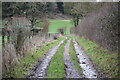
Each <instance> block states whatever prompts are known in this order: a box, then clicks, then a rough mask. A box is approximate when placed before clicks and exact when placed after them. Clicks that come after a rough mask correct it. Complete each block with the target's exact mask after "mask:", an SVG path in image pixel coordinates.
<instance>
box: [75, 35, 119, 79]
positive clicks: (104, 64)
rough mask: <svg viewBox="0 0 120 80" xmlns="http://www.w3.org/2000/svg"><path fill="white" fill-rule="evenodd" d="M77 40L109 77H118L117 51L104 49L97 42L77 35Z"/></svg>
mask: <svg viewBox="0 0 120 80" xmlns="http://www.w3.org/2000/svg"><path fill="white" fill-rule="evenodd" d="M77 41H78V43H79V44H80V45H81V46H82V47H83V49H84V51H85V52H86V53H87V54H88V55H89V56H90V58H91V59H92V61H93V62H94V63H95V64H96V65H97V66H98V67H99V68H100V69H101V70H103V71H104V73H105V75H106V76H107V77H109V78H116V77H118V58H117V57H118V54H117V53H116V52H111V51H108V50H106V49H103V48H101V47H100V46H99V45H97V44H96V43H94V42H92V41H89V40H86V39H83V38H79V37H77Z"/></svg>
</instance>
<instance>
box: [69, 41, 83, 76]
mask: <svg viewBox="0 0 120 80" xmlns="http://www.w3.org/2000/svg"><path fill="white" fill-rule="evenodd" d="M69 54H70V59H71V60H72V62H73V63H74V66H75V68H76V69H77V71H78V73H79V74H80V75H82V68H81V67H80V65H79V64H80V63H79V62H78V59H77V56H76V52H75V49H74V46H73V43H72V41H71V42H70V49H69Z"/></svg>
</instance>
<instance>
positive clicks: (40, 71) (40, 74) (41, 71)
mask: <svg viewBox="0 0 120 80" xmlns="http://www.w3.org/2000/svg"><path fill="white" fill-rule="evenodd" d="M63 42H64V40H62V41H61V42H60V43H59V44H58V45H57V46H55V47H53V48H52V49H50V50H49V51H48V53H47V54H46V57H45V58H44V59H43V60H42V62H41V63H40V65H38V68H37V69H36V70H35V71H34V72H33V75H32V76H30V78H44V77H45V76H46V70H47V68H48V66H49V63H50V61H51V59H52V57H53V56H54V54H55V53H56V51H57V49H58V48H59V46H60V45H61V44H62V43H63Z"/></svg>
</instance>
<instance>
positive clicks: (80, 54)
mask: <svg viewBox="0 0 120 80" xmlns="http://www.w3.org/2000/svg"><path fill="white" fill-rule="evenodd" d="M73 44H74V48H75V51H76V55H77V58H78V60H79V63H80V66H81V68H82V69H83V74H84V76H85V78H101V74H100V73H99V72H98V70H97V69H96V68H95V65H94V64H93V63H92V61H91V59H90V58H89V57H88V56H87V54H85V53H84V51H83V50H82V48H81V47H80V46H79V44H78V43H77V42H76V40H75V39H74V38H73Z"/></svg>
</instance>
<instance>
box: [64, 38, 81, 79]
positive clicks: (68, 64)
mask: <svg viewBox="0 0 120 80" xmlns="http://www.w3.org/2000/svg"><path fill="white" fill-rule="evenodd" d="M69 46H70V40H68V42H67V44H66V45H65V51H64V65H65V70H66V78H81V77H80V76H79V74H78V71H77V70H76V69H75V67H74V64H73V63H72V61H71V60H70V56H69Z"/></svg>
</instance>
